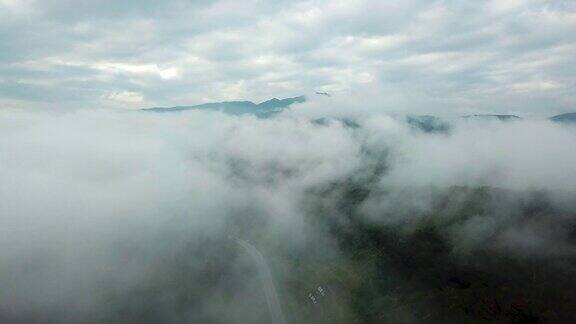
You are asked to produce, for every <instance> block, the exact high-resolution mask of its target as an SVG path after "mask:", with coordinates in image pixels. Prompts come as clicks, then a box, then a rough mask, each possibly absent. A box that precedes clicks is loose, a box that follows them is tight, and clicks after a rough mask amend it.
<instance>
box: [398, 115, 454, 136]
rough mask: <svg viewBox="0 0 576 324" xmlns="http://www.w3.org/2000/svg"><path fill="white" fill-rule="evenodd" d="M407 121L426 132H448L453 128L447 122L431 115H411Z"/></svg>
mask: <svg viewBox="0 0 576 324" xmlns="http://www.w3.org/2000/svg"><path fill="white" fill-rule="evenodd" d="M406 122H407V123H408V125H410V126H411V127H412V128H414V129H417V130H420V131H422V132H425V133H448V132H449V131H450V128H451V127H450V124H448V123H447V122H445V121H443V120H442V119H440V118H438V117H436V116H430V115H409V116H407V117H406Z"/></svg>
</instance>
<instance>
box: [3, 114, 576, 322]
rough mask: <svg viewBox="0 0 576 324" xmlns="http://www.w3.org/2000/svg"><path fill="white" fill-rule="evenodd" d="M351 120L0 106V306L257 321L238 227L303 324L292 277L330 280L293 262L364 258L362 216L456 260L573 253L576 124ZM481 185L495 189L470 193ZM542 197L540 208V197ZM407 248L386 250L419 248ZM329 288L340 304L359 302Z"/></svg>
mask: <svg viewBox="0 0 576 324" xmlns="http://www.w3.org/2000/svg"><path fill="white" fill-rule="evenodd" d="M356 123H357V124H358V125H357V127H356V126H354V127H350V126H346V124H343V123H341V122H338V121H337V120H332V121H327V122H326V123H321V124H319V123H317V122H313V121H311V120H310V119H308V118H305V117H301V116H300V117H299V116H297V115H290V114H285V115H280V116H279V117H278V118H275V119H267V120H263V119H257V118H255V117H249V116H243V117H234V116H228V115H225V114H221V113H213V112H212V113H210V112H202V111H190V112H185V113H180V114H151V113H144V112H125V111H116V112H115V111H104V110H100V111H77V112H71V113H64V114H50V113H46V112H27V111H22V110H3V111H1V112H0V129H1V130H2V131H1V134H0V135H1V136H0V151H1V152H2V154H1V155H0V179H2V184H3V185H2V186H1V187H0V215H1V217H0V245H1V246H2V247H3V249H2V252H1V253H0V265H1V266H2V269H3V270H2V271H1V272H0V301H1V302H0V318H2V319H3V320H6V321H10V322H18V321H21V322H35V321H40V319H42V320H44V321H58V322H62V321H64V322H78V321H85V320H88V319H89V320H92V321H94V322H99V321H100V322H101V321H105V322H109V321H111V318H116V317H114V316H117V317H118V319H119V321H120V322H130V321H132V322H140V321H141V319H142V318H140V317H136V318H134V317H131V316H153V317H150V318H152V319H153V320H154V319H155V320H156V321H160V322H163V321H164V322H165V321H171V322H186V321H190V320H191V319H192V320H193V321H199V322H205V321H213V320H216V319H219V320H221V321H224V322H226V321H230V320H231V319H234V318H235V319H238V318H242V319H245V321H248V322H266V321H267V320H266V319H267V313H266V309H263V308H262V307H259V306H258V305H261V304H262V303H261V301H262V300H261V299H260V298H263V297H262V296H261V295H260V293H259V290H258V289H259V288H258V287H259V285H258V283H257V280H256V277H255V275H254V272H253V270H250V269H251V268H250V262H249V261H246V258H245V257H244V258H243V257H242V255H241V254H240V255H239V254H238V253H237V252H234V249H233V247H234V246H235V244H234V242H233V240H230V239H229V238H234V237H241V238H243V239H247V240H251V241H253V242H255V244H257V245H258V247H259V248H262V249H263V250H264V251H265V254H266V255H268V256H269V257H270V258H271V260H272V262H273V264H274V265H275V273H274V274H275V276H276V277H277V279H278V281H279V283H280V285H281V289H280V290H281V291H282V292H283V293H282V294H281V296H282V297H283V298H285V299H284V302H285V304H284V305H285V306H286V307H288V306H290V305H291V307H293V308H291V309H292V312H287V313H288V314H292V316H303V318H301V319H300V320H308V321H311V322H314V321H313V320H312V319H311V318H306V316H309V315H307V314H308V313H306V312H304V311H303V309H302V308H301V307H303V306H302V304H303V303H305V302H306V297H302V298H301V297H298V296H301V295H302V293H303V292H302V291H300V290H297V291H290V290H289V287H291V286H294V283H293V282H297V283H298V282H300V281H303V282H304V283H303V284H305V285H314V283H315V282H318V281H321V280H327V278H323V279H322V278H313V277H311V278H308V280H309V281H306V280H304V279H305V278H306V277H301V276H303V275H302V272H299V271H305V270H303V269H307V267H309V266H312V269H314V268H315V267H321V263H322V262H327V264H329V265H330V266H328V267H327V268H328V269H330V270H331V271H337V270H338V267H340V266H342V265H345V266H350V267H352V266H353V265H354V264H355V263H354V262H358V259H357V257H358V256H356V257H354V258H356V259H354V258H351V257H349V256H346V253H347V252H346V249H347V248H349V247H350V246H351V245H349V244H348V243H347V244H344V245H343V246H339V244H338V242H340V240H343V239H344V238H345V237H346V235H351V233H354V230H353V229H354V228H358V227H363V226H368V228H367V229H366V230H365V231H364V230H363V231H358V232H357V233H358V234H357V235H365V234H364V233H370V228H372V227H373V226H376V227H377V228H380V230H379V232H378V233H387V231H388V230H390V228H391V229H392V232H391V233H393V235H395V236H399V237H404V236H406V239H407V240H410V239H411V238H410V237H411V235H412V234H411V233H413V232H417V231H418V230H419V229H422V228H427V227H428V226H432V228H433V229H435V228H438V229H435V230H437V231H439V232H440V233H441V237H442V238H443V240H446V241H447V242H448V243H446V244H447V252H446V253H448V255H451V254H455V255H458V256H459V255H463V257H464V258H465V259H466V258H467V257H468V254H467V253H471V252H470V251H473V252H477V251H481V252H483V253H488V255H489V257H490V258H492V256H494V255H504V256H506V257H512V258H516V257H520V258H526V259H528V260H530V261H531V260H540V259H541V258H543V259H545V260H557V259H559V258H560V259H561V258H571V257H573V255H574V251H575V250H574V244H573V241H572V239H571V234H570V231H571V230H570V228H571V227H570V226H573V225H569V224H572V223H573V220H574V218H573V214H570V213H573V211H574V210H575V208H576V206H574V203H573V201H574V200H573V199H571V198H572V197H574V194H575V193H576V184H575V183H574V182H573V181H572V179H574V177H575V176H576V174H574V165H576V149H575V148H574V143H576V141H575V137H576V133H575V131H574V129H572V128H568V127H563V126H560V125H556V124H553V123H551V122H548V121H540V122H531V121H517V122H510V123H500V122H496V123H493V122H490V121H476V122H475V121H466V120H461V124H459V125H458V126H457V127H455V129H454V130H453V132H452V133H451V134H423V133H420V132H418V131H415V130H413V129H411V128H410V127H408V126H407V125H406V124H405V123H404V122H402V121H399V120H396V119H394V118H391V117H389V116H386V115H380V116H369V117H364V118H360V119H358V120H357V121H356ZM478 188H480V189H478ZM482 188H493V189H494V190H496V191H495V193H490V192H491V191H489V194H485V193H483V191H482V190H486V189H482ZM478 190H480V191H478ZM490 190H492V189H490ZM362 192H367V193H368V194H362ZM477 196H478V197H485V196H487V197H489V199H487V200H488V201H487V202H482V201H483V200H480V203H479V204H480V205H479V207H470V206H469V204H472V203H473V201H474V199H478V198H477ZM546 197H550V198H549V199H551V202H550V203H548V204H550V205H551V206H552V207H542V206H548V205H546V204H545V203H543V204H542V205H539V204H540V201H541V200H544V201H546V199H548V198H546ZM442 199H448V200H447V202H446V203H445V204H444V205H442V204H441V205H440V206H443V207H438V206H439V205H438V200H442ZM482 199H485V198H482ZM470 201H472V202H470ZM533 205H534V206H535V207H534V206H533ZM473 206H474V205H473ZM438 208H440V209H439V211H438V210H437V209H438ZM547 208H553V209H547ZM525 210H529V211H530V212H527V214H525V212H524V211H525ZM535 211H536V212H535ZM338 231H343V233H341V234H338ZM345 233H347V234H345ZM354 235H356V234H354ZM403 239H404V238H403ZM352 242H356V243H354V244H360V243H359V242H363V241H361V240H360V241H358V240H353V241H352ZM369 242H370V241H369ZM400 242H401V241H400ZM404 248H406V249H408V250H407V251H408V252H406V251H404V252H401V251H402V249H403V248H402V245H400V246H396V245H395V246H394V247H393V249H391V250H388V249H383V250H381V251H384V252H383V253H390V255H389V256H388V257H392V256H394V253H396V252H398V253H409V254H410V255H411V254H412V253H414V252H412V251H411V250H410V249H411V248H413V247H411V246H410V245H408V247H404ZM428 248H429V247H428V245H425V246H422V247H421V249H422V251H425V250H426V249H428ZM417 249H418V248H417ZM378 251H380V250H378ZM399 251H400V252H399ZM379 253H381V252H379ZM476 258H477V256H475V255H473V256H472V257H471V258H470V259H469V260H477V259H476ZM294 260H299V261H298V262H300V263H297V265H294V264H292V263H291V262H294ZM323 260H324V261H323ZM335 260H337V262H336V263H335ZM352 260H356V261H352ZM364 261H365V260H364ZM308 262H311V263H308ZM366 262H367V261H366ZM531 262H532V261H531ZM319 264H320V265H319ZM366 264H368V265H370V263H369V262H368V263H366ZM552 264H553V263H550V264H548V263H547V264H546V266H545V269H547V270H550V269H554V268H553V266H552ZM366 267H367V266H366ZM379 267H380V268H377V269H379V270H378V271H395V270H397V269H399V268H396V267H397V265H393V264H388V265H386V266H382V265H380V266H379ZM362 269H364V268H362ZM417 269H420V268H418V267H417V266H414V267H413V268H412V270H414V271H417ZM423 269H428V266H425V267H424V268H423ZM562 269H564V270H562V271H567V270H566V269H565V268H562ZM567 269H572V267H571V266H570V267H568V268H567ZM355 271H356V270H355ZM362 271H365V270H362ZM366 271H367V270H366ZM402 271H403V270H402ZM424 271H427V270H424ZM486 271H488V272H489V273H492V272H491V271H495V270H494V269H489V270H486ZM498 271H499V270H498ZM550 271H552V270H550ZM554 271H556V270H554ZM559 271H560V270H559ZM570 271H572V270H570ZM304 273H306V272H304ZM360 273H362V272H360ZM494 273H496V272H494ZM299 276H300V277H299ZM366 276H367V278H370V276H369V275H368V274H366ZM387 278H388V279H387V280H400V279H399V278H400V275H398V274H396V275H394V274H390V275H389V276H388V275H387ZM510 278H515V277H514V275H511V277H510ZM299 280H300V281H299ZM290 283H292V284H290ZM572 283H573V282H569V284H572ZM349 285H351V286H352V287H354V284H353V282H352V283H349ZM287 287H288V288H287ZM332 287H334V286H332ZM336 287H338V286H336ZM401 287H408V286H401ZM345 288H347V286H345ZM302 289H304V288H302ZM338 289H340V288H338ZM342 289H343V291H345V290H344V288H342ZM389 292H390V291H388V292H379V294H383V293H389ZM340 294H342V297H341V298H340V297H339V298H340V299H338V300H341V302H339V303H338V307H337V308H338V309H340V310H341V311H342V312H344V310H348V309H349V308H351V307H353V305H352V301H353V300H354V299H353V298H352V297H351V296H350V295H347V293H345V292H340ZM296 306H298V307H300V308H298V307H296ZM374 307H376V308H375V309H376V310H377V311H378V312H382V313H389V311H393V310H394V311H397V310H398V308H392V309H388V308H385V307H384V306H374ZM380 307H382V308H380ZM558 307H560V306H558ZM147 312H150V314H149V315H146V314H147ZM298 314H299V315H298ZM350 314H354V313H353V312H350ZM562 314H563V313H562ZM350 316H352V315H350ZM293 320H294V321H295V322H298V320H296V319H295V318H293ZM300 322H301V321H300Z"/></svg>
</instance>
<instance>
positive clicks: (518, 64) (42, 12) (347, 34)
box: [0, 0, 576, 116]
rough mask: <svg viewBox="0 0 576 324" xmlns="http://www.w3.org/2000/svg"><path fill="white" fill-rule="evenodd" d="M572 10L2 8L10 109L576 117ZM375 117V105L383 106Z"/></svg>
mask: <svg viewBox="0 0 576 324" xmlns="http://www.w3.org/2000/svg"><path fill="white" fill-rule="evenodd" d="M575 53H576V2H574V1H573V0H566V1H563V0H506V1H503V0H487V1H458V0H444V1H429V0H401V1H400V0H390V1H378V0H346V1H337V0H306V1H285V0H274V1H268V0H244V1H232V0H166V1H152V0H141V1H131V0H130V1H113V0H82V1H77V0H74V1H73V0H0V108H22V109H42V110H58V111H60V110H69V109H94V108H113V109H136V108H143V107H152V106H174V105H190V104H199V103H203V102H212V101H223V100H236V99H245V100H253V101H263V100H266V99H269V98H272V97H290V96H298V95H302V94H310V93H314V92H315V91H326V92H329V93H331V94H332V95H333V97H334V98H336V99H335V100H338V98H356V100H357V101H359V102H358V104H359V105H362V104H364V103H365V102H370V103H371V104H372V106H374V108H373V109H375V110H379V109H381V110H386V109H400V110H408V111H410V110H415V111H419V112H427V113H430V114H440V113H448V112H456V113H460V114H463V113H514V114H520V115H524V116H550V115H554V114H558V113H563V112H569V111H575V110H576V96H575V95H574V94H575V93H576V55H575ZM374 103H377V104H374Z"/></svg>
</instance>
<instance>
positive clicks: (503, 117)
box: [464, 115, 522, 121]
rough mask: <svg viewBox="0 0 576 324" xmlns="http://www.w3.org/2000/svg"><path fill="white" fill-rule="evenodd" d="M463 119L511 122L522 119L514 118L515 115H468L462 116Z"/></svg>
mask: <svg viewBox="0 0 576 324" xmlns="http://www.w3.org/2000/svg"><path fill="white" fill-rule="evenodd" d="M464 118H474V119H484V120H490V119H498V120H500V121H511V120H519V119H522V118H521V117H519V116H516V115H468V116H464Z"/></svg>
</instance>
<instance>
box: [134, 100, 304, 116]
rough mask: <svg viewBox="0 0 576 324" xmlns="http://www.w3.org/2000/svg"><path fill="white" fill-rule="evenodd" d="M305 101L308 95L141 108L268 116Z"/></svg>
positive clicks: (152, 110)
mask: <svg viewBox="0 0 576 324" xmlns="http://www.w3.org/2000/svg"><path fill="white" fill-rule="evenodd" d="M305 101H306V97H304V96H299V97H293V98H286V99H278V98H273V99H270V100H267V101H264V102H262V103H259V104H255V103H253V102H252V101H224V102H214V103H205V104H201V105H195V106H176V107H155V108H145V109H141V110H142V111H150V112H161V113H167V112H180V111H187V110H211V111H221V112H224V113H227V114H231V115H244V114H253V115H256V116H258V117H262V118H266V117H271V116H273V115H275V114H277V113H279V112H280V111H282V110H283V109H286V108H288V107H290V106H291V105H293V104H297V103H303V102H305Z"/></svg>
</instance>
